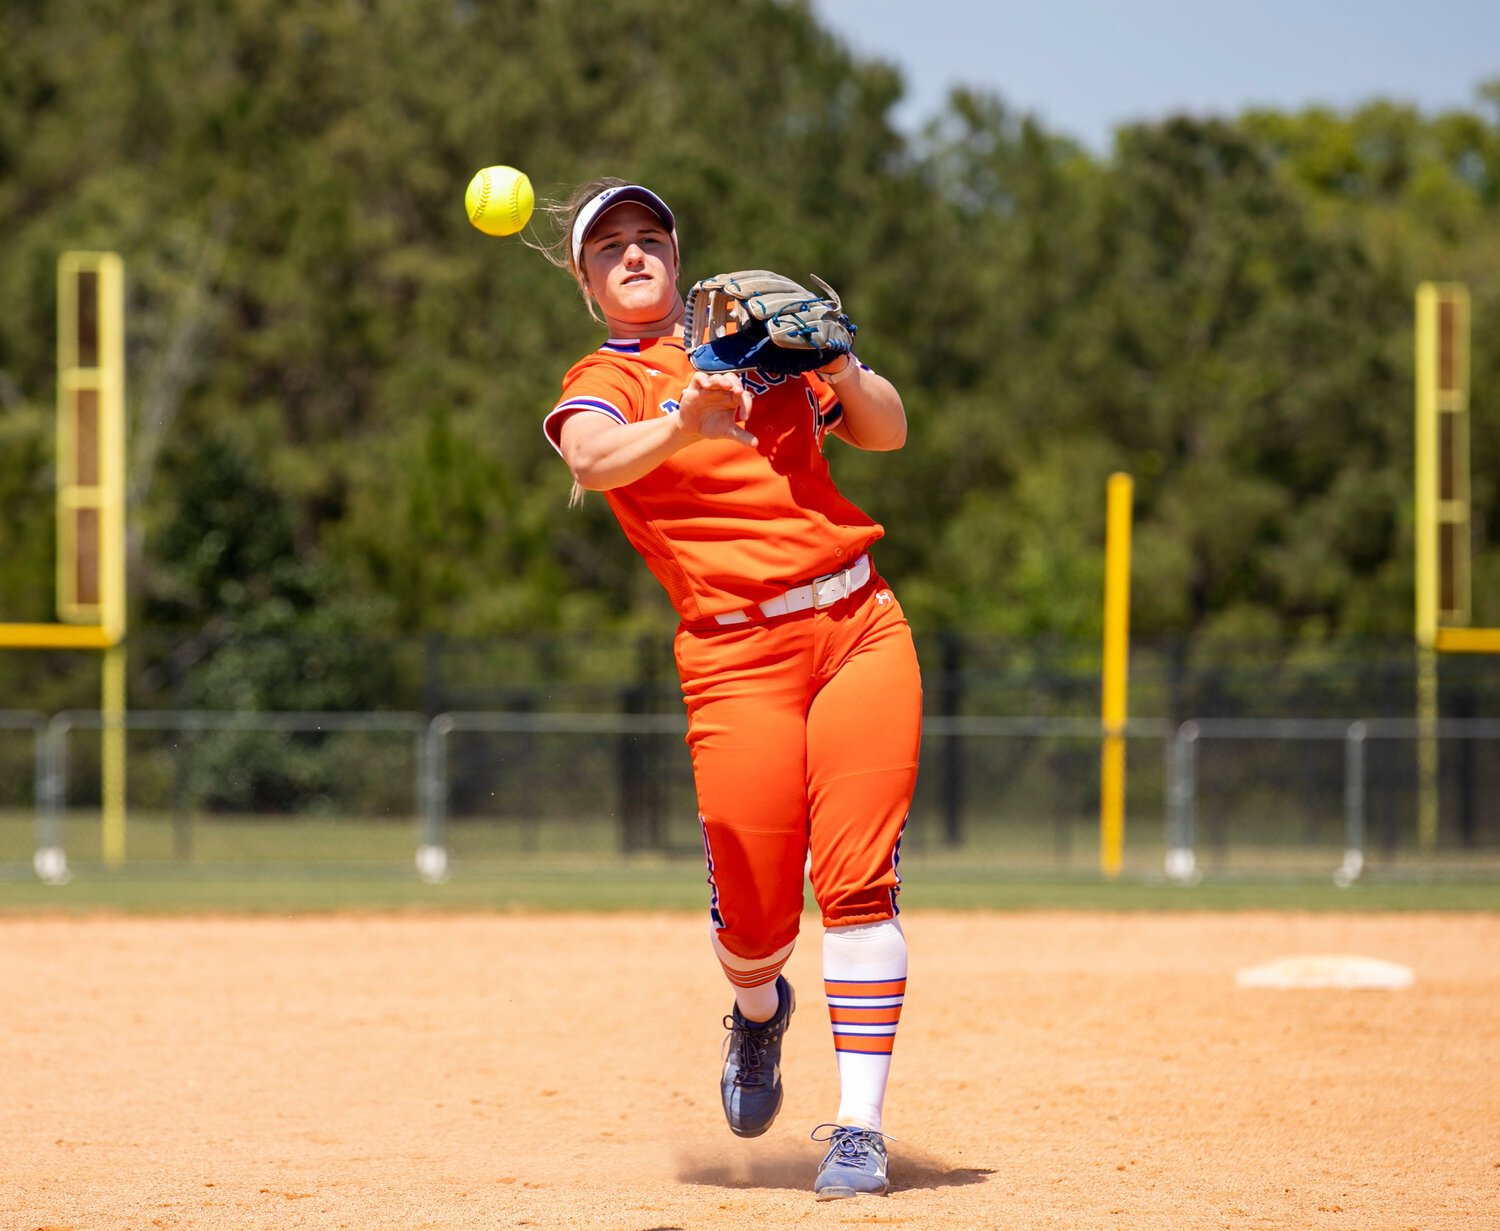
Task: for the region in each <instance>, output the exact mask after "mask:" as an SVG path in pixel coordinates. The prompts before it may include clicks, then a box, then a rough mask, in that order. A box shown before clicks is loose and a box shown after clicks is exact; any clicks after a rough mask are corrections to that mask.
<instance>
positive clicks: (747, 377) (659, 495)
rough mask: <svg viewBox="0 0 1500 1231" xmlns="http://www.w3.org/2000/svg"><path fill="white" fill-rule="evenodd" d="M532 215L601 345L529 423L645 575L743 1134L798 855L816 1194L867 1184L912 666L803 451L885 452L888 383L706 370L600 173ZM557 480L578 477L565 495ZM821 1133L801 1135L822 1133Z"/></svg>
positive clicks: (864, 373)
mask: <svg viewBox="0 0 1500 1231" xmlns="http://www.w3.org/2000/svg"><path fill="white" fill-rule="evenodd" d="M554 217H555V218H556V219H557V221H558V222H559V224H560V228H559V229H560V238H559V241H558V245H557V248H556V249H555V250H554V251H553V252H552V254H551V255H552V256H553V259H554V260H555V261H556V262H557V263H558V264H559V265H562V266H563V267H565V268H567V269H568V271H569V272H570V273H571V274H572V275H573V277H574V278H575V279H576V281H577V283H578V286H579V289H580V291H581V292H582V294H583V296H584V301H585V303H586V304H587V305H588V307H589V311H590V313H591V314H593V315H595V317H596V319H600V318H602V321H603V323H604V324H605V325H606V326H607V328H608V332H609V337H608V340H607V341H605V342H604V343H603V345H601V346H600V347H599V349H598V350H596V351H594V352H592V353H591V354H588V355H586V356H584V357H583V358H582V359H581V360H579V361H578V362H577V363H576V364H574V365H573V367H572V368H571V369H569V371H568V373H567V375H566V376H565V377H564V378H563V386H562V398H561V400H559V401H558V403H557V405H556V407H555V408H554V409H553V410H552V411H551V413H550V414H549V415H548V416H547V418H546V423H545V430H546V433H547V436H548V439H549V440H551V442H552V444H553V445H554V446H555V447H556V448H557V450H558V452H559V453H560V454H561V455H562V457H563V459H564V461H566V462H567V464H568V467H569V469H570V470H571V471H572V473H573V477H574V480H575V482H576V485H577V488H583V489H588V490H592V491H600V492H603V493H604V494H605V497H606V499H607V500H608V501H609V504H610V507H611V508H612V509H613V510H614V513H615V515H616V517H617V518H618V519H619V522H620V525H621V527H622V528H623V529H624V531H625V534H626V536H627V537H628V538H629V540H630V542H631V544H632V545H633V546H634V547H635V548H636V550H637V551H639V552H640V553H641V555H642V556H644V557H645V559H646V563H647V565H648V566H649V567H650V568H651V570H652V572H653V573H654V574H655V575H656V577H657V578H658V580H660V581H661V583H662V585H663V586H664V587H665V588H666V590H667V593H668V595H669V596H670V597H671V600H672V604H673V606H674V608H675V609H676V611H677V613H678V615H679V616H680V617H681V623H680V625H679V627H678V630H677V634H676V638H675V642H674V649H675V656H676V660H677V667H678V672H679V675H680V677H681V680H682V691H683V696H684V698H685V699H686V702H687V710H688V736H687V742H688V746H689V748H690V750H691V752H692V758H693V776H694V784H695V787H696V791H697V796H698V807H699V822H700V824H701V826H702V830H703V847H704V853H705V856H706V858H707V864H708V881H709V885H710V890H711V893H710V904H709V918H710V920H711V925H712V926H711V939H712V944H713V948H714V951H715V953H716V954H717V956H718V960H719V962H720V964H721V965H722V967H723V970H724V974H725V976H726V977H727V978H728V980H729V982H730V984H731V985H732V987H733V989H734V1007H733V1009H732V1011H731V1013H730V1014H729V1016H728V1017H726V1018H725V1020H724V1024H725V1027H726V1028H727V1029H728V1030H729V1042H728V1046H727V1051H726V1054H727V1059H726V1061H725V1064H724V1069H723V1073H722V1077H721V1094H722V1096H723V1103H724V1113H725V1116H726V1118H727V1119H728V1121H729V1127H730V1129H731V1130H732V1131H733V1132H735V1133H736V1134H738V1135H739V1136H742V1137H756V1136H759V1135H760V1134H762V1133H764V1132H765V1131H766V1130H767V1129H768V1128H769V1127H770V1126H771V1122H772V1121H773V1120H774V1118H775V1116H776V1113H777V1112H778V1111H779V1110H780V1107H781V1101H782V1081H781V1067H780V1059H781V1043H782V1037H783V1035H784V1034H785V1032H786V1029H787V1026H788V1024H789V1022H790V1020H791V1017H792V1013H793V1010H794V1008H795V1005H796V1001H795V998H794V996H793V992H792V988H791V985H790V984H789V983H788V982H787V980H786V979H785V978H784V977H783V976H782V974H781V970H782V967H783V966H784V965H785V963H786V961H787V959H788V957H790V955H791V952H792V947H793V945H794V944H795V942H796V937H797V931H798V925H799V922H800V919H801V913H802V905H803V889H802V887H803V878H804V867H805V866H806V864H807V860H808V856H809V852H810V856H811V858H810V868H811V878H812V884H813V890H814V893H815V895H816V897H817V902H818V906H819V909H820V910H821V912H822V918H823V926H824V933H823V977H824V992H825V995H826V998H827V1002H828V1005H829V1016H830V1018H831V1022H832V1027H833V1040H834V1047H835V1050H836V1053H837V1057H838V1066H839V1078H840V1091H841V1094H840V1103H839V1108H838V1112H837V1114H836V1116H835V1120H834V1122H833V1123H831V1124H828V1125H822V1126H820V1127H819V1130H815V1133H814V1136H815V1138H816V1139H817V1140H820V1141H828V1143H829V1150H828V1153H827V1156H826V1157H825V1158H824V1160H823V1162H822V1164H821V1165H820V1167H819V1170H818V1174H817V1178H816V1180H815V1182H814V1190H815V1192H816V1193H817V1196H818V1197H819V1199H826V1198H832V1197H852V1196H854V1195H855V1194H857V1193H883V1192H885V1191H886V1187H887V1178H886V1172H887V1158H886V1147H885V1137H884V1136H883V1134H882V1131H881V1130H882V1122H881V1108H882V1104H883V1102H884V1098H885V1090H886V1080H887V1075H888V1073H889V1070H890V1059H891V1047H892V1044H893V1042H894V1040H895V1035H896V1026H897V1023H898V1021H899V1020H900V1017H901V1006H902V1002H903V999H904V995H905V990H906V941H905V937H904V936H903V935H902V931H901V926H900V924H899V923H898V922H897V919H896V914H897V905H896V894H897V890H898V887H899V885H900V876H899V875H898V874H897V863H898V858H899V846H900V838H901V830H902V826H903V825H904V824H905V821H906V816H907V812H908V809H909V807H910V804H911V797H912V791H913V789H914V787H915V784H916V775H917V751H918V744H919V742H920V734H921V708H922V707H921V680H920V677H919V675H918V670H917V658H916V653H915V651H914V649H913V646H912V640H911V632H910V629H909V628H908V626H907V623H906V620H905V618H904V616H903V615H902V612H901V608H900V606H899V604H898V603H897V602H896V599H895V596H894V595H893V594H892V593H891V590H890V587H889V586H887V585H886V583H885V582H884V581H883V580H882V579H881V577H880V575H879V573H878V571H877V570H876V568H875V565H874V563H873V561H872V560H871V557H870V553H869V550H868V549H869V548H870V546H871V544H872V543H874V541H875V540H876V539H878V538H880V537H881V535H882V534H883V533H884V531H883V530H882V528H881V527H880V526H879V525H877V524H876V523H875V522H873V521H871V519H870V518H869V517H867V516H866V515H865V514H864V513H862V512H861V511H860V510H859V509H858V508H856V507H855V506H854V505H853V504H851V503H850V502H849V501H848V500H846V499H845V498H844V497H843V496H842V495H841V494H840V493H839V491H838V489H837V488H836V487H835V486H834V484H833V481H832V479H831V477H830V476H829V471H828V465H827V462H826V461H825V459H824V456H823V447H824V445H825V443H826V441H827V438H828V437H829V436H830V435H832V436H836V437H838V438H839V439H840V440H843V441H844V442H846V443H848V444H851V445H854V446H855V447H857V448H863V449H875V450H889V449H897V448H900V447H901V445H902V444H903V443H904V441H905V438H906V417H905V411H904V409H903V407H902V404H901V398H900V396H899V395H898V394H897V392H896V390H895V388H894V387H893V386H892V385H891V384H890V382H889V381H887V380H885V379H884V378H883V377H881V376H879V375H877V374H876V373H874V372H873V371H871V370H870V369H869V368H868V367H866V366H865V365H863V364H861V363H860V362H858V361H857V360H856V359H855V358H854V357H853V356H852V355H844V356H840V357H839V358H838V359H837V360H835V361H834V362H833V363H831V364H829V365H827V366H826V367H825V368H823V369H820V370H819V371H817V372H815V373H808V374H807V375H795V376H785V375H771V374H768V373H765V372H759V371H751V372H744V373H739V374H736V373H713V374H711V373H705V372H699V371H696V370H695V369H694V368H693V367H692V366H691V364H690V363H689V361H688V356H687V353H686V351H685V349H684V346H683V342H682V317H683V300H682V297H681V295H680V294H679V293H678V289H677V279H678V275H679V273H680V272H681V262H680V257H679V252H678V245H677V234H676V226H675V222H674V219H673V216H672V211H671V210H670V209H669V208H668V207H667V205H666V203H665V202H664V201H662V200H661V198H660V197H658V196H657V195H656V194H655V193H653V192H651V191H649V190H648V189H646V188H643V187H641V186H639V185H632V184H626V183H625V182H624V181H622V180H617V179H600V180H595V181H592V182H591V183H588V184H585V185H583V186H581V187H580V189H579V190H578V191H576V192H575V193H574V194H573V197H572V199H571V201H569V202H567V203H565V204H561V205H558V206H557V207H555V209H554ZM575 491H576V489H575ZM819 1133H823V1135H821V1136H820V1135H819Z"/></svg>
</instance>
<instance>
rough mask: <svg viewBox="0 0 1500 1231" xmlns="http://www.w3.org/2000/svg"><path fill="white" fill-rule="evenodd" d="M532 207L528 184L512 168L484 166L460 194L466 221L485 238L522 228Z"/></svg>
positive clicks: (512, 233)
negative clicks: (467, 212)
mask: <svg viewBox="0 0 1500 1231" xmlns="http://www.w3.org/2000/svg"><path fill="white" fill-rule="evenodd" d="M535 204H536V194H535V193H534V192H533V191H532V189H531V181H530V180H529V179H527V178H526V173H525V172H524V171H517V170H516V169H515V168H514V167H486V168H485V169H484V170H483V171H480V172H479V173H478V174H477V175H475V176H474V178H473V179H471V180H470V181H469V190H468V191H467V192H466V193H464V206H465V207H466V208H467V209H468V211H469V221H470V222H472V223H473V224H474V225H475V226H476V227H478V228H479V229H480V230H481V231H483V232H484V233H485V234H486V235H514V234H515V233H516V232H517V231H519V230H520V229H521V228H522V227H524V226H525V225H526V223H527V221H528V220H529V219H530V217H531V207H532V206H533V205H535Z"/></svg>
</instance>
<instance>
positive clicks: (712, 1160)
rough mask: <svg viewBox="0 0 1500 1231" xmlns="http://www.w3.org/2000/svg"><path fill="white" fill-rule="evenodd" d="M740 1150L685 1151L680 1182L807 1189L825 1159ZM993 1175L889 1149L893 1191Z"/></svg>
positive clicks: (810, 1153)
mask: <svg viewBox="0 0 1500 1231" xmlns="http://www.w3.org/2000/svg"><path fill="white" fill-rule="evenodd" d="M731 1148H734V1147H731ZM739 1148H741V1149H744V1150H745V1153H744V1154H741V1155H738V1156H736V1157H729V1156H726V1155H725V1154H724V1153H718V1154H716V1155H714V1156H713V1157H705V1156H703V1155H701V1154H698V1155H695V1154H684V1155H683V1156H682V1157H680V1158H679V1159H678V1163H677V1181H678V1183H680V1184H703V1185H708V1186H710V1187H713V1188H782V1189H789V1190H791V1191H793V1192H806V1191H808V1190H809V1189H811V1188H812V1181H813V1175H814V1174H815V1173H816V1172H817V1169H818V1161H819V1160H820V1159H821V1158H822V1157H823V1154H822V1151H821V1150H808V1149H802V1148H800V1147H797V1146H788V1145H779V1146H762V1147H760V1148H755V1147H751V1146H744V1147H739ZM991 1174H993V1173H992V1172H991V1171H990V1169H989V1168H986V1167H954V1166H951V1165H950V1164H948V1163H945V1162H944V1161H943V1160H942V1159H940V1158H936V1157H935V1156H933V1155H931V1154H928V1153H926V1152H924V1151H922V1150H908V1149H906V1148H904V1147H903V1146H901V1145H899V1144H896V1145H893V1146H892V1147H891V1191H892V1192H898V1193H899V1192H908V1191H911V1190H920V1189H926V1188H957V1187H961V1186H963V1185H966V1184H983V1183H984V1182H985V1179H986V1178H987V1177H988V1176H990V1175H991Z"/></svg>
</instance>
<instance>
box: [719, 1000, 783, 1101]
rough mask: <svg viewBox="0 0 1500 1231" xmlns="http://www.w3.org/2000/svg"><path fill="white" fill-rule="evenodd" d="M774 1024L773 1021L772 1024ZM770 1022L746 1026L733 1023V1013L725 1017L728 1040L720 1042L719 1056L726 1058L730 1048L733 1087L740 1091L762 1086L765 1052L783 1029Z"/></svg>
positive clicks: (764, 1078) (764, 1080) (764, 1077)
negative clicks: (721, 1046)
mask: <svg viewBox="0 0 1500 1231" xmlns="http://www.w3.org/2000/svg"><path fill="white" fill-rule="evenodd" d="M774 1021H775V1019H774V1018H773V1019H772V1022H774ZM772 1022H766V1023H764V1024H762V1025H758V1026H747V1025H745V1024H743V1023H741V1022H738V1021H736V1020H735V1017H734V1014H733V1013H729V1014H727V1015H726V1016H725V1018H724V1029H726V1030H728V1031H729V1037H728V1038H726V1039H725V1040H724V1052H723V1054H724V1055H727V1054H728V1052H729V1049H730V1048H733V1049H734V1068H735V1073H734V1084H735V1085H736V1086H739V1087H741V1088H742V1089H743V1088H744V1087H747V1086H763V1085H765V1084H766V1074H765V1071H764V1068H765V1059H766V1049H767V1048H768V1047H769V1046H770V1045H771V1044H772V1043H774V1042H776V1040H777V1039H779V1038H780V1037H781V1032H782V1030H783V1029H785V1027H784V1026H783V1025H780V1024H775V1025H773V1024H772Z"/></svg>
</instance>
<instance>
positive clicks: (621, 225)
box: [582, 201, 677, 325]
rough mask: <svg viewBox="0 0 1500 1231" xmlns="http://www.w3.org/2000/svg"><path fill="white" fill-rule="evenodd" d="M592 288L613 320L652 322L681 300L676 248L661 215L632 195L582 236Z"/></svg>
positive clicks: (587, 278) (586, 276)
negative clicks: (678, 292)
mask: <svg viewBox="0 0 1500 1231" xmlns="http://www.w3.org/2000/svg"><path fill="white" fill-rule="evenodd" d="M582 258H583V275H584V280H585V283H586V285H587V287H588V290H589V293H590V294H592V295H593V296H594V298H595V299H596V300H598V301H599V308H600V310H601V311H602V312H603V313H604V315H605V317H606V318H607V319H608V320H611V321H620V322H621V323H623V324H631V325H636V324H647V323H649V322H652V321H658V320H661V319H662V318H663V317H666V316H669V315H670V314H671V312H672V310H673V308H674V307H675V306H676V303H677V252H676V248H675V246H674V245H673V243H672V235H671V232H669V231H668V230H667V229H666V227H665V226H664V225H663V224H662V220H661V219H660V218H658V217H657V216H656V215H655V214H654V213H652V212H651V211H650V210H649V209H647V208H646V207H645V206H644V205H641V204H639V203H638V202H635V201H627V202H625V203H624V204H622V205H617V206H615V207H614V208H613V209H610V210H606V211H605V212H604V213H603V214H601V215H600V216H599V221H598V222H596V223H595V224H594V226H593V229H592V230H590V231H589V234H588V238H587V239H585V240H584V241H583V253H582Z"/></svg>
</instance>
